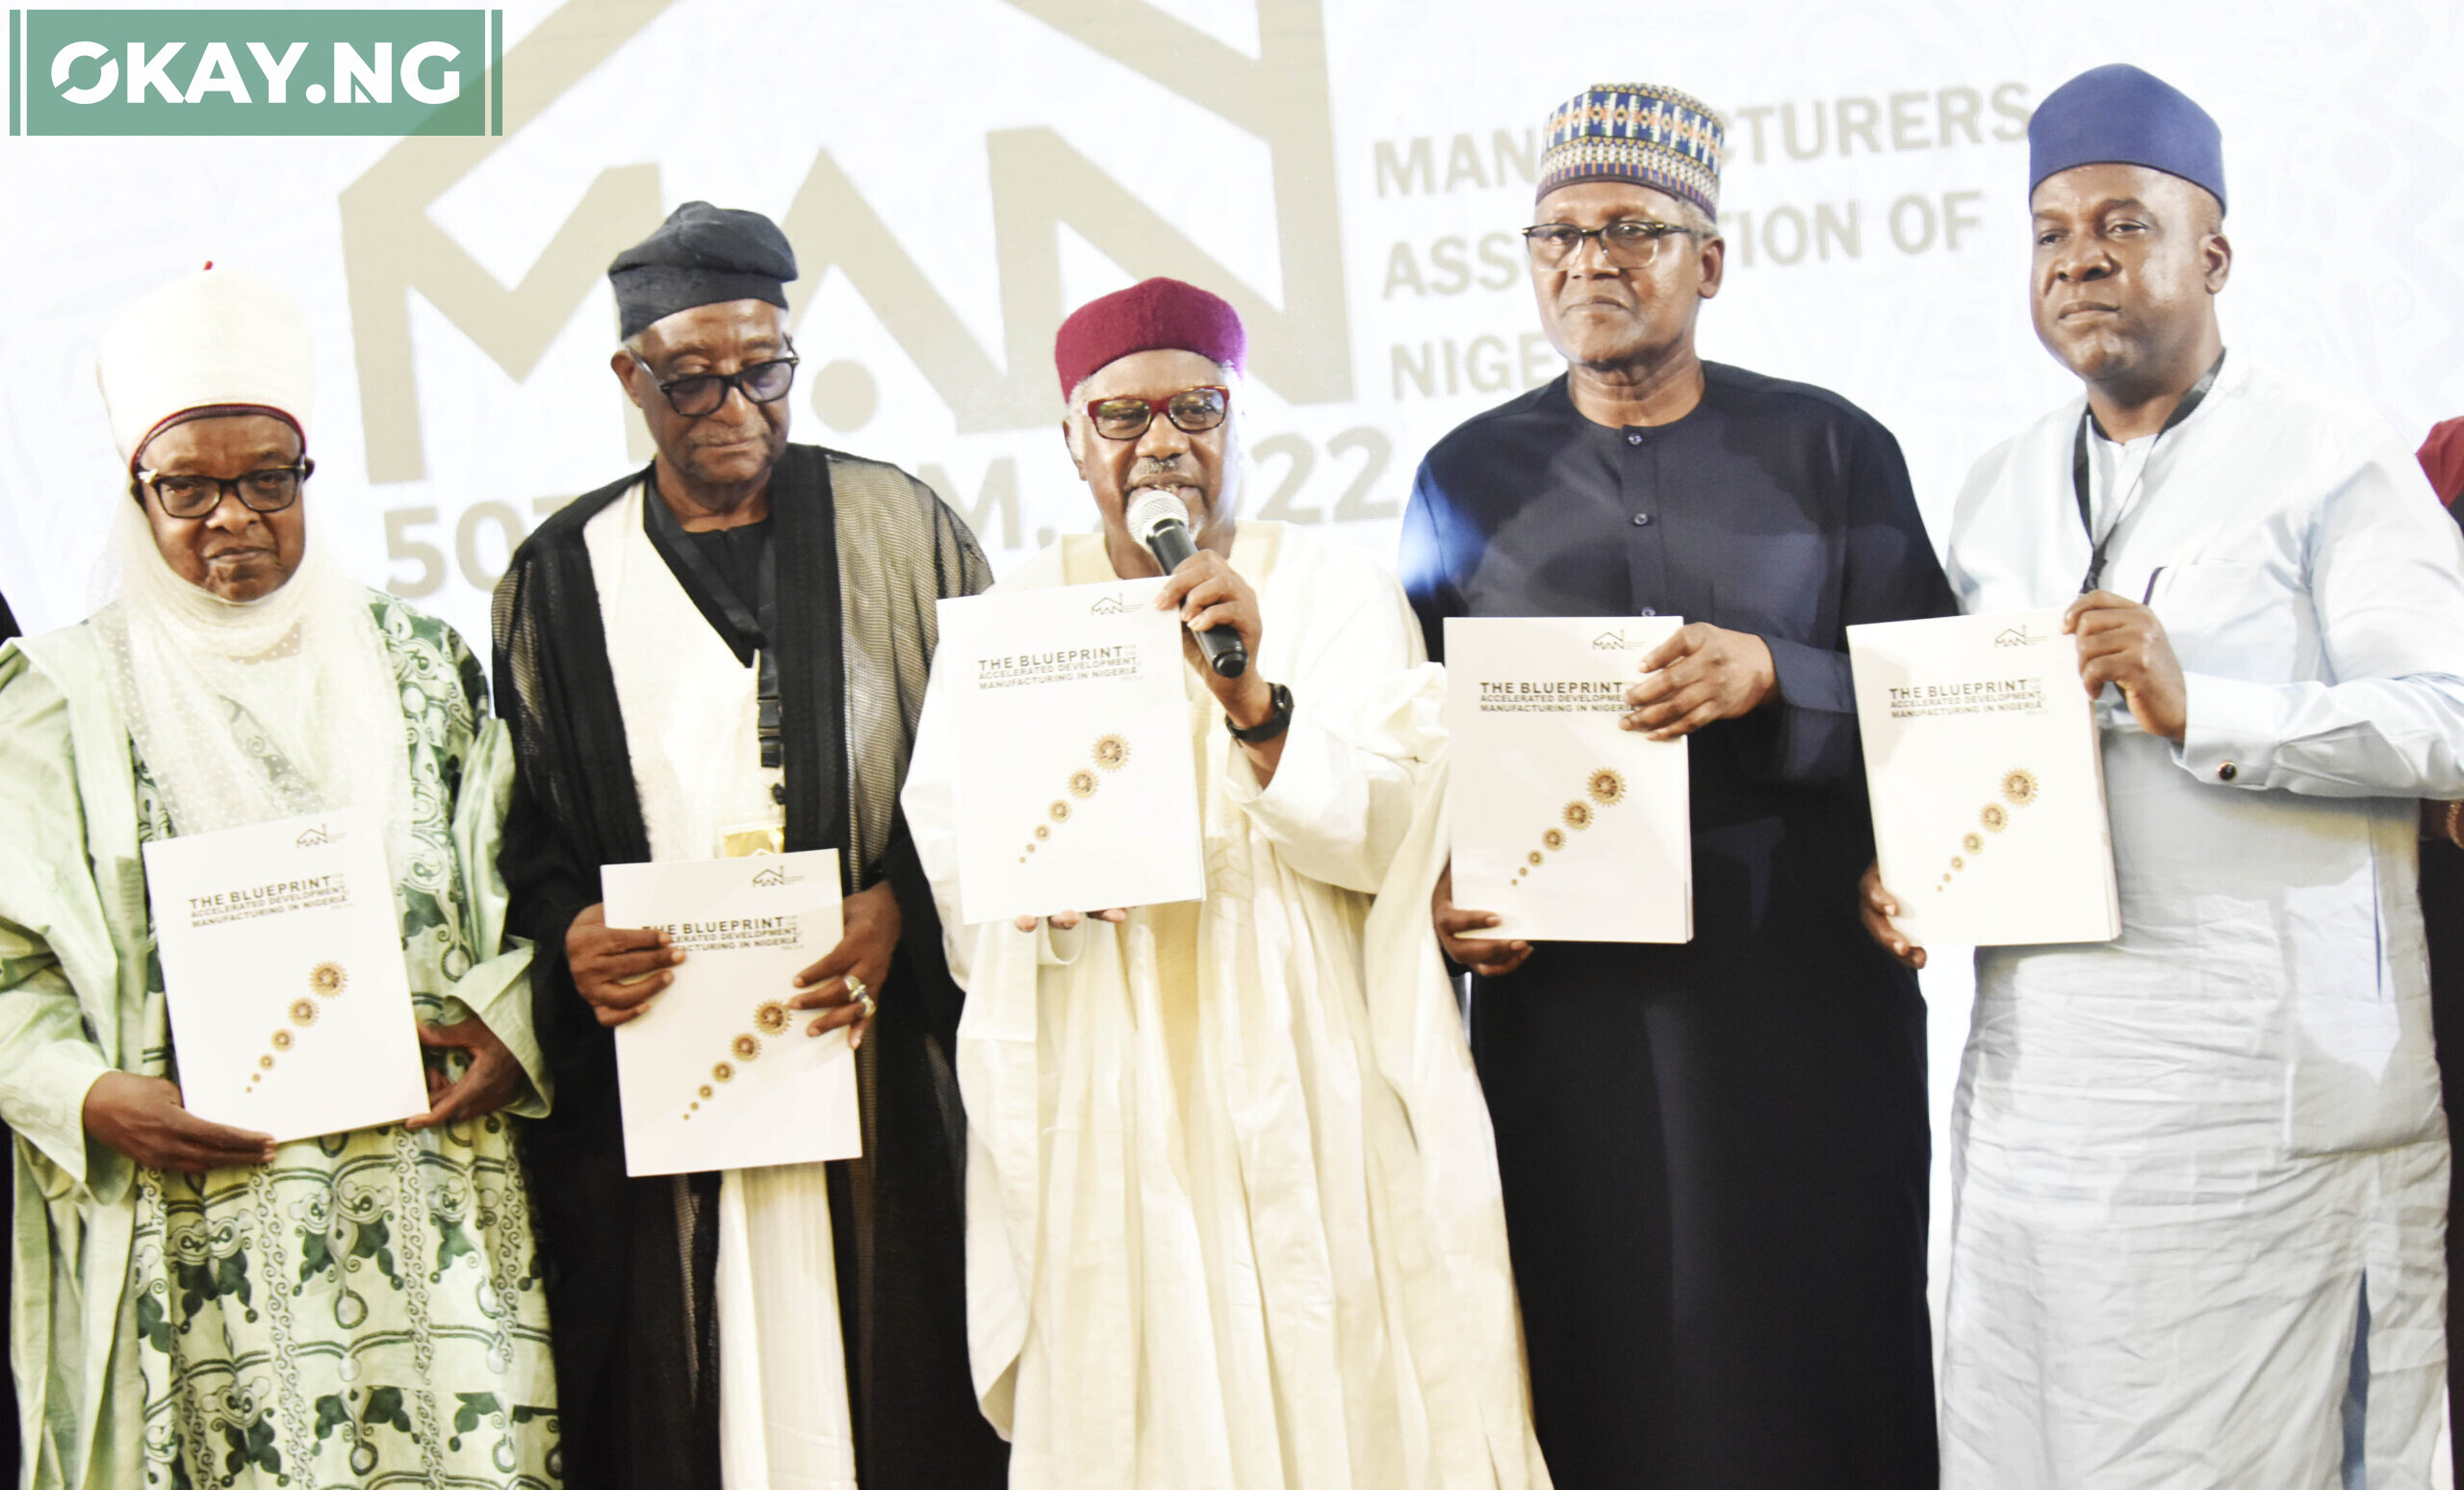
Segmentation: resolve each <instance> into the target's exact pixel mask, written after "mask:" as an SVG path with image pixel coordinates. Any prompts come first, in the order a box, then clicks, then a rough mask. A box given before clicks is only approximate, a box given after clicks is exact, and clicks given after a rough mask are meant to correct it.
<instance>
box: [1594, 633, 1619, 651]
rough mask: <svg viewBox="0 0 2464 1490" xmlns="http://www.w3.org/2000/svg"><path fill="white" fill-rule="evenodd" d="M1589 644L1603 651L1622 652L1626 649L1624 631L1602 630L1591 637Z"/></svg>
mask: <svg viewBox="0 0 2464 1490" xmlns="http://www.w3.org/2000/svg"><path fill="white" fill-rule="evenodd" d="M1591 644H1592V645H1593V646H1594V647H1597V648H1599V649H1600V650H1601V651H1603V652H1623V651H1625V650H1626V633H1625V632H1623V631H1603V632H1601V633H1600V634H1599V635H1597V636H1595V637H1593V638H1592V639H1591Z"/></svg>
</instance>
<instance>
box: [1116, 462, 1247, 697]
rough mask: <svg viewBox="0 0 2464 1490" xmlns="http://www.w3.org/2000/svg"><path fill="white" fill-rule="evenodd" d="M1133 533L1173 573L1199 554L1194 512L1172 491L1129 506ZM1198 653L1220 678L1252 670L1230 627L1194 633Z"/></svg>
mask: <svg viewBox="0 0 2464 1490" xmlns="http://www.w3.org/2000/svg"><path fill="white" fill-rule="evenodd" d="M1125 516H1126V518H1127V521H1128V525H1129V530H1130V532H1131V533H1132V534H1134V535H1135V536H1136V537H1137V539H1138V541H1139V542H1140V543H1142V544H1144V545H1146V552H1149V553H1152V554H1154V555H1155V562H1156V563H1158V564H1161V565H1163V566H1164V573H1166V574H1170V573H1171V572H1172V571H1173V570H1176V569H1178V568H1180V567H1181V565H1182V564H1183V563H1184V562H1185V561H1187V560H1188V558H1189V557H1190V555H1191V554H1193V553H1195V552H1197V543H1196V541H1195V540H1194V539H1193V538H1192V537H1191V536H1190V513H1189V509H1188V508H1187V507H1184V506H1182V505H1181V500H1180V499H1179V498H1178V497H1175V496H1173V495H1172V494H1171V493H1170V492H1168V491H1163V490H1160V489H1158V488H1155V487H1151V486H1150V487H1148V488H1147V489H1146V490H1145V492H1144V494H1143V495H1142V496H1141V497H1140V498H1139V499H1138V500H1137V501H1133V502H1131V503H1130V504H1129V511H1128V512H1127V513H1126V514H1125ZM1190 634H1191V635H1193V636H1195V637H1196V638H1197V647H1198V651H1200V652H1202V653H1204V654H1206V665H1207V666H1209V667H1211V668H1213V669H1215V671H1216V673H1217V675H1218V676H1219V677H1223V678H1238V677H1240V676H1241V675H1242V674H1243V673H1245V672H1247V671H1248V670H1249V649H1248V648H1246V647H1245V646H1243V645H1242V644H1241V633H1240V632H1238V631H1236V630H1234V629H1231V628H1230V627H1228V626H1219V627H1216V628H1215V629H1212V630H1206V631H1193V632H1191V633H1190Z"/></svg>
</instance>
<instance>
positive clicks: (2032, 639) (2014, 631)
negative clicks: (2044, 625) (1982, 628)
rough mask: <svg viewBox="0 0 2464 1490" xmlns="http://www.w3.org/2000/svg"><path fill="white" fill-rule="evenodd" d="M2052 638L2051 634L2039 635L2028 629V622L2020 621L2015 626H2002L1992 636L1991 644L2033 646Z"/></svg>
mask: <svg viewBox="0 0 2464 1490" xmlns="http://www.w3.org/2000/svg"><path fill="white" fill-rule="evenodd" d="M2052 639H2053V638H2052V637H2051V636H2040V635H2037V634H2036V633H2035V632H2033V631H2030V630H2029V629H2028V624H2027V623H2026V622H2024V621H2022V622H2020V623H2019V624H2018V625H2017V626H2009V627H2004V628H2003V629H2002V630H2001V631H2000V632H1999V633H1998V634H1997V635H1995V636H1994V638H1993V645H1995V646H1996V647H2033V646H2035V645H2037V644H2038V643H2039V642H2044V641H2051V640H2052Z"/></svg>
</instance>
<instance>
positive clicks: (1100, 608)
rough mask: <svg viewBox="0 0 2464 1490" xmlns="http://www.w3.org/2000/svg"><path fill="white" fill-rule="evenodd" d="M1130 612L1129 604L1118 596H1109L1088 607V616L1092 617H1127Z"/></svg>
mask: <svg viewBox="0 0 2464 1490" xmlns="http://www.w3.org/2000/svg"><path fill="white" fill-rule="evenodd" d="M1128 612H1129V602H1127V601H1125V600H1122V599H1121V598H1120V597H1119V596H1118V595H1107V596H1105V597H1104V598H1103V599H1102V600H1099V601H1097V602H1095V604H1091V605H1090V606H1088V607H1087V614H1089V615H1091V616H1118V615H1126V614H1127V613H1128Z"/></svg>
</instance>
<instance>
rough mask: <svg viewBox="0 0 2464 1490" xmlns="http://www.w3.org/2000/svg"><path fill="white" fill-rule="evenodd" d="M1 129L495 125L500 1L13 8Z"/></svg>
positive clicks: (447, 130)
mask: <svg viewBox="0 0 2464 1490" xmlns="http://www.w3.org/2000/svg"><path fill="white" fill-rule="evenodd" d="M10 19H11V21H12V25H11V28H10V38H9V41H10V58H9V82H10V99H9V105H10V107H9V133H10V134H12V135H487V134H491V133H493V134H502V133H503V132H504V121H503V114H504V91H503V87H504V85H503V76H502V69H501V67H500V66H498V63H499V62H500V60H501V52H502V49H503V45H504V40H503V31H504V13H503V12H501V11H364V10H352V11H101V10H76V11H66V10H57V11H13V12H11V13H10Z"/></svg>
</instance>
